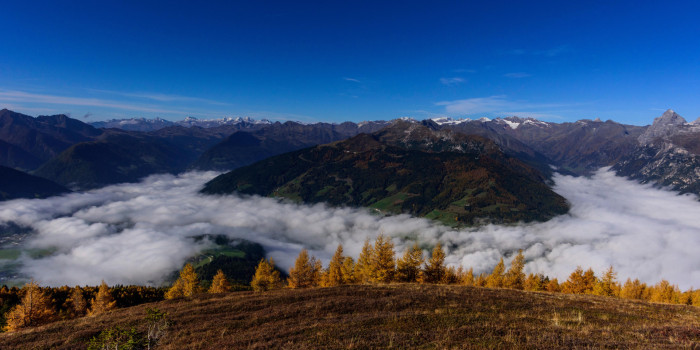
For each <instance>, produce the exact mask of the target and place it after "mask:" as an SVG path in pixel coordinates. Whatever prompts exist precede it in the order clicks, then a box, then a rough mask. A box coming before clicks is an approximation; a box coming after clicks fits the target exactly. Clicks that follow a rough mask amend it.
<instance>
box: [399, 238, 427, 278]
mask: <svg viewBox="0 0 700 350" xmlns="http://www.w3.org/2000/svg"><path fill="white" fill-rule="evenodd" d="M423 262H424V259H423V250H422V249H420V247H419V246H418V243H414V244H413V246H412V247H411V248H406V251H405V252H404V253H403V256H402V257H401V258H400V259H399V260H398V261H396V281H398V282H406V283H415V282H418V279H419V277H420V273H421V266H422V265H423Z"/></svg>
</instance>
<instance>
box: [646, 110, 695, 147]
mask: <svg viewBox="0 0 700 350" xmlns="http://www.w3.org/2000/svg"><path fill="white" fill-rule="evenodd" d="M685 124H686V120H685V119H683V117H681V116H680V115H678V114H677V113H676V112H674V111H673V110H672V109H669V110H667V111H666V112H664V114H662V115H661V116H660V117H658V118H656V119H654V123H653V124H652V125H651V126H650V127H648V128H647V130H646V131H645V132H644V133H643V134H642V135H640V136H639V139H638V140H639V143H640V144H642V145H648V144H650V143H652V142H654V140H656V139H659V138H661V139H664V138H668V137H671V136H673V135H675V134H677V133H678V132H679V131H680V127H682V126H683V125H685Z"/></svg>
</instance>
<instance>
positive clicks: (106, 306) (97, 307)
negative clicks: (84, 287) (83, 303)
mask: <svg viewBox="0 0 700 350" xmlns="http://www.w3.org/2000/svg"><path fill="white" fill-rule="evenodd" d="M91 304H92V306H91V308H90V312H89V315H90V316H94V315H99V314H102V313H105V312H107V311H110V310H114V309H116V308H117V302H116V301H115V300H114V297H112V293H110V290H109V286H107V283H105V281H102V283H101V284H100V288H99V289H98V290H97V295H96V296H95V298H94V299H92V303H91Z"/></svg>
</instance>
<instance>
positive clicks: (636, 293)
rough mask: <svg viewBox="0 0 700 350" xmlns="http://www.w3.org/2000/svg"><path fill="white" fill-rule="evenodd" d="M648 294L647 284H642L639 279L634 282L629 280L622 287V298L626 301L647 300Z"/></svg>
mask: <svg viewBox="0 0 700 350" xmlns="http://www.w3.org/2000/svg"><path fill="white" fill-rule="evenodd" d="M646 292H647V285H646V283H642V282H640V281H639V280H638V279H635V280H634V281H632V280H631V279H630V278H628V279H627V281H625V284H624V285H623V286H622V290H620V297H621V298H625V299H639V300H644V299H647V298H645V294H647V293H646Z"/></svg>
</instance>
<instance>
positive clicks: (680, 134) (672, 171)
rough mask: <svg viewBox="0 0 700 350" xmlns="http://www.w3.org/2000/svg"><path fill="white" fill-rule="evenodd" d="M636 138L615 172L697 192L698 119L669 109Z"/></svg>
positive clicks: (699, 168)
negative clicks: (690, 119) (637, 143)
mask: <svg viewBox="0 0 700 350" xmlns="http://www.w3.org/2000/svg"><path fill="white" fill-rule="evenodd" d="M638 140H639V146H638V147H637V148H636V149H635V150H634V151H633V152H630V153H629V154H627V155H626V156H625V157H623V158H622V159H621V160H620V161H619V162H618V163H616V164H615V166H614V167H613V169H614V170H616V171H617V174H618V175H622V176H628V177H630V178H633V179H636V180H640V181H641V182H643V183H646V182H652V183H656V184H659V185H662V186H669V187H671V188H673V189H674V190H677V191H680V192H682V193H695V194H698V195H700V122H698V121H695V122H693V123H688V122H686V120H685V119H684V118H683V117H681V116H680V115H678V114H676V113H675V112H674V111H673V110H668V111H666V112H665V113H664V114H663V115H662V116H660V117H659V118H656V119H655V120H654V124H652V125H651V126H650V127H649V128H647V130H646V131H645V132H644V133H643V134H642V135H640V136H639V138H638Z"/></svg>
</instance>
